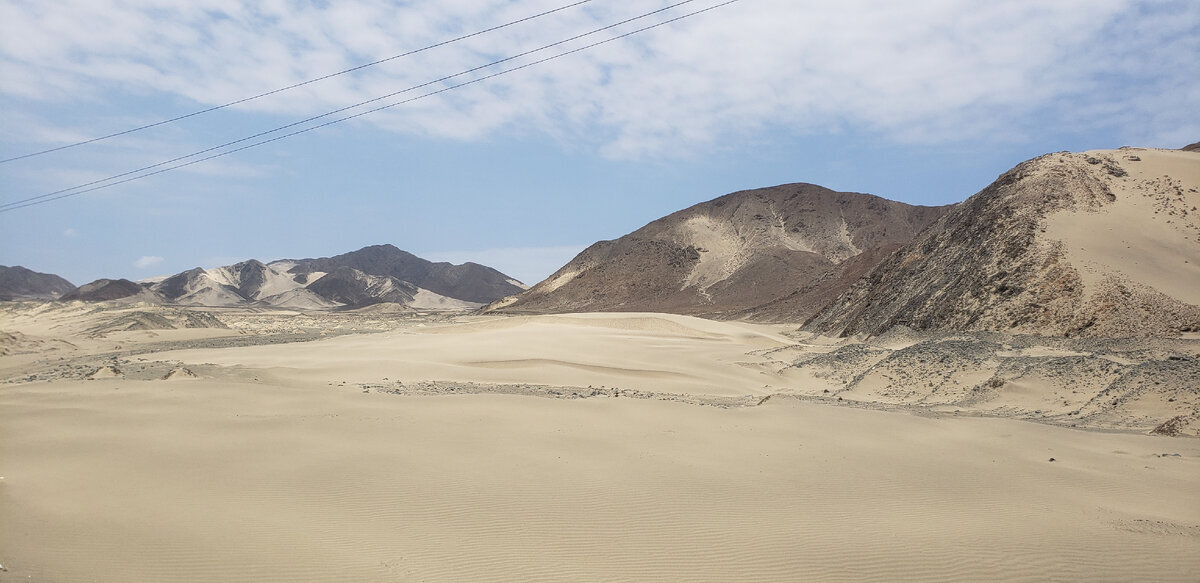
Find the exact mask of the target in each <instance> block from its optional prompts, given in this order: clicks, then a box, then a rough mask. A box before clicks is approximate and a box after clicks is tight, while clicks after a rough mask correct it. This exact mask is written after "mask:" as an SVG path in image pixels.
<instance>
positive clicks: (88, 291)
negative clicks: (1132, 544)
mask: <svg viewBox="0 0 1200 583" xmlns="http://www.w3.org/2000/svg"><path fill="white" fill-rule="evenodd" d="M58 299H59V301H63V302H69V301H75V300H79V301H84V302H109V301H113V300H122V301H127V302H140V301H144V302H150V303H159V302H162V300H163V298H162V296H160V295H158V294H156V293H154V292H152V291H150V290H148V289H146V288H145V287H143V286H142V285H141V284H138V283H134V282H132V281H129V280H128V279H97V280H96V281H93V282H91V283H87V284H84V285H81V286H79V288H78V289H76V290H74V291H72V292H70V293H66V294H63V295H62V297H60V298H58Z"/></svg>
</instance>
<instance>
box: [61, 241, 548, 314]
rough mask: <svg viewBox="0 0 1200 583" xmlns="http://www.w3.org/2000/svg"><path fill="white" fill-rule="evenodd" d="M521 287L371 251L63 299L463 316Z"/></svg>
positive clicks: (470, 268) (233, 268)
mask: <svg viewBox="0 0 1200 583" xmlns="http://www.w3.org/2000/svg"><path fill="white" fill-rule="evenodd" d="M68 285H69V284H68ZM427 286H429V287H427ZM524 289H525V288H524V286H523V285H522V284H521V283H520V282H518V281H516V280H514V279H512V278H510V277H508V276H506V275H504V274H503V273H500V272H499V271H496V270H495V269H492V268H490V267H485V266H482V265H478V264H475V263H466V264H463V265H452V264H449V263H433V262H431V261H427V260H425V259H421V258H420V257H417V256H415V255H412V254H411V253H406V252H404V251H401V250H399V249H397V248H396V247H393V246H391V245H376V246H372V247H365V248H363V249H360V250H358V251H354V252H351V253H345V254H342V255H338V256H335V257H323V258H319V259H300V260H292V259H283V260H279V261H273V262H271V263H263V262H261V261H257V260H254V259H251V260H248V261H242V262H240V263H236V264H233V265H227V266H224V267H215V268H212V269H204V268H201V267H197V268H194V269H189V270H187V271H184V272H182V273H177V274H175V275H172V276H169V277H162V278H155V279H150V280H145V281H143V282H140V283H134V282H130V281H127V280H107V279H106V280H99V281H96V282H93V283H91V284H88V285H86V286H84V287H83V288H80V289H79V290H78V291H77V292H76V293H71V294H67V295H64V296H63V297H62V299H63V300H64V301H69V300H84V301H110V300H118V299H126V298H132V299H131V300H129V301H147V302H152V303H169V304H177V305H183V306H212V307H229V306H272V307H281V308H293V309H302V310H306V309H318V310H319V309H330V308H360V307H364V306H369V305H373V304H379V303H391V304H399V305H401V306H403V307H404V309H417V310H467V309H474V308H478V307H480V306H482V305H484V304H485V303H487V302H489V301H492V300H495V299H497V298H500V297H504V296H506V295H510V294H513V293H517V292H520V291H523V290H524ZM439 290H440V291H439ZM443 292H444V293H443Z"/></svg>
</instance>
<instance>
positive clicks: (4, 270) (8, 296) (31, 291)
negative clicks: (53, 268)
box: [0, 265, 75, 301]
mask: <svg viewBox="0 0 1200 583" xmlns="http://www.w3.org/2000/svg"><path fill="white" fill-rule="evenodd" d="M72 291H75V286H74V285H73V284H72V283H71V282H69V281H67V280H65V279H63V278H61V277H59V276H57V275H54V274H51V273H38V272H36V271H33V270H31V269H26V268H24V267H21V266H20V265H16V266H13V267H7V266H4V265H0V300H2V301H12V300H53V299H56V298H58V297H60V296H62V295H63V294H66V293H70V292H72Z"/></svg>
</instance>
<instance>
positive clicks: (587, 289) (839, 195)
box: [490, 184, 948, 316]
mask: <svg viewBox="0 0 1200 583" xmlns="http://www.w3.org/2000/svg"><path fill="white" fill-rule="evenodd" d="M947 209H948V207H920V206H912V205H907V204H904V203H900V202H895V201H889V200H886V199H883V198H880V197H877V196H872V195H868V194H858V193H845V192H835V191H832V190H829V189H827V188H823V187H820V186H816V185H813V184H787V185H781V186H776V187H772V188H763V189H757V190H747V191H741V192H735V193H731V194H728V195H725V196H722V197H719V198H716V199H714V200H710V201H708V202H704V203H700V204H697V205H695V206H692V207H690V208H687V209H684V210H681V211H679V212H676V213H673V214H671V215H668V216H666V217H663V218H661V219H658V220H655V221H653V222H651V223H649V224H647V225H646V226H644V227H642V228H641V229H638V230H637V231H634V232H632V233H630V234H628V235H625V236H623V237H620V238H618V239H615V240H612V241H601V242H598V243H596V244H594V245H592V246H591V247H588V248H587V249H585V250H584V251H583V252H582V253H580V254H579V255H578V256H576V257H575V258H574V259H573V260H571V262H569V263H568V264H567V265H566V266H564V267H563V268H562V269H560V270H559V271H557V272H556V273H554V274H553V275H551V276H550V277H549V278H547V279H546V280H545V281H543V282H541V283H539V284H537V285H536V286H534V287H533V288H532V289H530V290H529V291H528V292H526V293H524V294H522V295H520V296H518V297H516V298H512V299H509V300H504V301H502V302H499V303H497V304H493V305H492V306H491V307H490V308H491V309H493V310H497V311H501V312H508V313H557V312H578V311H647V312H652V311H663V312H674V313H682V314H692V315H707V316H723V315H728V314H731V313H737V312H738V311H743V310H749V309H752V308H754V307H756V306H760V305H763V304H765V303H769V302H772V301H776V300H779V299H780V298H783V297H786V296H788V295H789V294H792V293H793V292H795V291H796V290H798V289H802V288H804V287H806V286H811V285H815V284H817V282H820V281H823V280H832V281H833V282H835V283H834V284H832V290H831V291H829V292H827V293H828V294H832V295H836V294H837V293H840V292H841V291H842V290H843V289H844V288H845V287H847V286H848V285H849V279H850V278H849V276H847V275H844V273H850V274H854V273H858V272H859V271H861V270H862V268H861V267H853V266H855V265H858V264H859V263H861V262H862V258H877V257H879V256H880V255H881V254H882V251H881V250H886V249H890V248H894V247H895V246H896V245H898V244H900V243H902V242H904V241H907V240H908V239H909V238H911V237H913V236H914V235H916V233H917V232H919V231H921V229H923V228H924V227H925V226H926V225H927V224H929V223H931V222H932V221H934V220H935V219H937V218H938V217H939V216H941V215H942V214H944V213H945V212H946V211H947ZM856 258H858V259H859V261H858V262H857V263H856V262H855V261H854V260H855V259H856ZM839 273H842V274H843V275H840V276H839V275H838V274H839ZM812 310H813V311H815V307H813V308H812Z"/></svg>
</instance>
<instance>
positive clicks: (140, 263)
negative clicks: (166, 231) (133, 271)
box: [133, 255, 163, 269]
mask: <svg viewBox="0 0 1200 583" xmlns="http://www.w3.org/2000/svg"><path fill="white" fill-rule="evenodd" d="M162 262H163V258H162V257H159V256H157V255H143V256H141V257H139V258H138V260H137V261H134V262H133V266H134V267H136V268H138V269H146V268H149V267H153V266H155V265H158V264H159V263H162Z"/></svg>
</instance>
